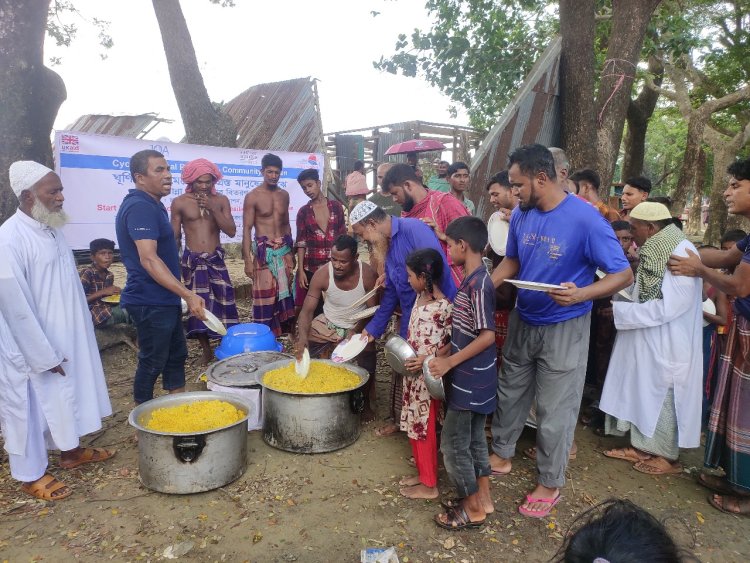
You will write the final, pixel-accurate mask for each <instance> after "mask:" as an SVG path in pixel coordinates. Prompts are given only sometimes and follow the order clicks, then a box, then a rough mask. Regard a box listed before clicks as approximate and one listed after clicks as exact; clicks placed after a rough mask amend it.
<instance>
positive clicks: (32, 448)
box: [0, 161, 114, 500]
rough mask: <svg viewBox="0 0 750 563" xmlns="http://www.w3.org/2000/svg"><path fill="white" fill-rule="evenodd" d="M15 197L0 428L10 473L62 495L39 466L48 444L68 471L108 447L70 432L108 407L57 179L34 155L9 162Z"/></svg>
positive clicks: (1, 347)
mask: <svg viewBox="0 0 750 563" xmlns="http://www.w3.org/2000/svg"><path fill="white" fill-rule="evenodd" d="M9 175H10V183H11V188H12V189H13V192H14V193H15V194H16V196H17V197H18V200H19V208H18V210H17V211H16V213H15V215H13V216H12V217H11V218H9V219H8V220H7V221H6V222H5V223H3V225H2V226H0V256H2V259H0V386H1V387H0V426H2V432H3V437H4V439H5V450H6V451H7V452H8V459H9V465H10V472H11V475H12V476H13V478H14V479H17V480H19V481H21V482H22V483H23V484H22V486H21V488H22V490H24V491H25V492H27V493H28V494H30V495H32V496H34V497H37V498H40V499H45V500H59V499H62V498H65V497H67V496H69V495H70V494H71V493H72V491H71V489H70V488H69V487H67V486H66V485H64V484H63V483H61V482H60V481H58V480H57V479H56V478H55V477H54V476H52V475H50V474H49V473H47V465H48V456H47V449H48V448H49V449H59V450H60V451H61V453H60V463H59V465H60V467H61V468H63V469H70V468H73V467H77V466H79V465H81V464H83V463H90V462H98V461H103V460H105V459H108V458H110V457H112V455H114V451H112V450H107V449H104V448H82V447H80V446H79V438H80V437H81V436H83V435H85V434H88V433H90V432H94V431H95V430H98V429H100V428H101V426H102V422H101V421H102V417H105V416H108V415H110V414H112V407H111V406H110V402H109V397H108V395H107V386H106V383H105V380H104V372H103V370H102V363H101V359H100V358H99V352H98V349H97V346H96V339H95V337H94V327H93V325H92V322H91V314H90V313H89V310H88V306H87V305H86V297H85V296H84V294H83V289H82V287H81V282H80V280H79V277H78V272H77V271H76V266H75V261H74V260H73V253H72V252H71V249H70V247H69V246H68V245H67V243H66V242H65V238H64V236H63V234H62V231H61V230H60V227H62V226H63V225H64V224H65V222H66V219H67V217H66V215H65V212H64V211H63V210H62V204H63V200H64V198H63V195H62V190H63V187H62V184H61V182H60V178H59V177H58V176H57V174H55V173H54V172H53V171H52V170H50V169H49V168H47V167H45V166H42V165H41V164H38V163H36V162H31V161H19V162H14V163H13V164H12V165H11V167H10V170H9Z"/></svg>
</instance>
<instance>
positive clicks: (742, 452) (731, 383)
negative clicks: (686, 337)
mask: <svg viewBox="0 0 750 563" xmlns="http://www.w3.org/2000/svg"><path fill="white" fill-rule="evenodd" d="M714 389H715V390H714V400H713V404H712V406H711V414H710V416H709V419H708V434H707V436H706V454H705V459H704V463H705V465H706V466H707V467H721V468H723V469H724V471H725V473H726V478H727V481H729V482H730V483H731V484H732V485H733V486H734V487H736V488H739V489H743V490H745V491H748V492H750V409H749V408H748V405H750V321H748V320H747V319H746V318H745V317H743V316H742V315H737V316H736V317H735V319H734V322H733V323H732V327H731V329H730V331H729V337H728V339H727V346H726V348H725V349H724V350H722V351H721V356H720V358H719V374H718V378H717V380H716V385H715V388H714Z"/></svg>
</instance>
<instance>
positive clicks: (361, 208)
mask: <svg viewBox="0 0 750 563" xmlns="http://www.w3.org/2000/svg"><path fill="white" fill-rule="evenodd" d="M377 208H378V206H377V205H375V204H374V203H373V202H371V201H370V200H368V199H366V200H365V201H361V202H359V203H358V204H357V205H355V206H354V209H352V212H351V213H349V222H350V223H351V224H352V225H356V224H357V223H359V222H360V221H361V220H362V219H364V218H365V217H367V216H368V215H369V214H370V213H372V212H373V211H375V210H376V209H377Z"/></svg>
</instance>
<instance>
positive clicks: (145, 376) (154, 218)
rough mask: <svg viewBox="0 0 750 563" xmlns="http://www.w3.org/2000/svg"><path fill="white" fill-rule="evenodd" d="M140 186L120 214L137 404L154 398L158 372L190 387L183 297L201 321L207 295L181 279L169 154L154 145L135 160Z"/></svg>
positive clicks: (166, 384) (170, 386)
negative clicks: (170, 207)
mask: <svg viewBox="0 0 750 563" xmlns="http://www.w3.org/2000/svg"><path fill="white" fill-rule="evenodd" d="M130 175H131V177H132V178H133V182H134V183H135V189H134V190H130V192H128V194H127V195H126V196H125V198H124V199H123V200H122V204H121V205H120V209H119V211H118V212H117V218H116V219H115V229H116V232H117V242H118V244H119V246H120V256H121V257H122V262H123V264H124V265H125V269H126V270H127V273H128V279H127V282H126V283H125V289H123V291H122V294H121V297H120V306H121V307H122V308H123V309H125V310H126V311H127V312H128V314H129V315H130V317H131V318H132V319H133V322H134V324H135V327H136V330H137V331H138V347H139V351H138V367H137V368H136V371H135V381H134V383H133V398H134V400H135V403H136V404H140V403H143V402H145V401H148V400H150V399H152V398H153V396H154V384H155V383H156V379H157V378H158V377H159V374H161V376H162V387H163V388H164V389H165V390H166V391H168V392H169V393H179V392H182V391H184V390H185V359H186V358H187V344H186V342H185V332H184V331H183V328H182V310H181V309H182V307H181V305H180V298H181V297H182V298H183V299H184V300H185V301H186V302H187V304H188V309H189V310H190V313H191V314H192V315H195V316H196V317H197V318H199V319H201V320H205V318H206V316H205V314H204V312H203V307H204V306H205V303H204V302H203V298H202V297H200V296H199V295H197V294H196V293H194V292H192V291H190V290H189V289H187V288H186V287H185V286H184V285H182V283H181V282H180V279H179V278H180V260H179V256H178V253H177V242H176V240H175V238H174V231H173V230H172V225H171V224H170V222H169V215H168V214H167V209H166V208H165V207H164V204H163V203H162V202H161V198H163V197H164V196H166V195H169V193H170V191H171V190H172V173H171V172H170V169H169V164H167V161H166V160H165V159H164V155H163V154H161V153H160V152H158V151H154V150H144V151H140V152H137V153H135V154H134V155H133V156H132V158H131V159H130Z"/></svg>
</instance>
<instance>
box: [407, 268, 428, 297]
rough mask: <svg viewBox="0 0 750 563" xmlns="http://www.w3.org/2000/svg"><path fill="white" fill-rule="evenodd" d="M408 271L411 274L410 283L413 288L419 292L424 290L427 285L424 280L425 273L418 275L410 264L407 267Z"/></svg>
mask: <svg viewBox="0 0 750 563" xmlns="http://www.w3.org/2000/svg"><path fill="white" fill-rule="evenodd" d="M406 273H407V274H408V275H409V285H410V286H411V288H412V289H413V290H414V291H415V292H417V293H421V292H422V291H424V288H425V286H426V285H427V284H426V283H425V281H424V274H423V275H421V276H417V274H415V273H414V270H412V269H411V268H410V267H409V266H407V267H406Z"/></svg>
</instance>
